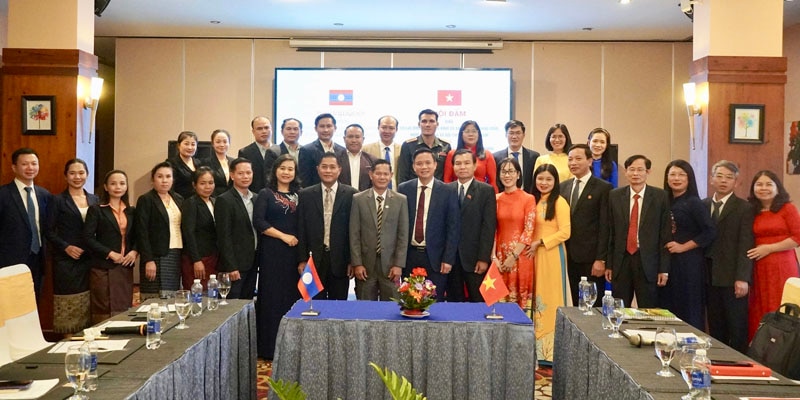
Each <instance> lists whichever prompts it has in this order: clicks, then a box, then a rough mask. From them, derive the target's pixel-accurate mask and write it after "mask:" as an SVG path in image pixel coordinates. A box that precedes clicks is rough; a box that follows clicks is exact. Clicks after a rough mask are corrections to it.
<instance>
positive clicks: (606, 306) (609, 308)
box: [602, 290, 614, 329]
mask: <svg viewBox="0 0 800 400" xmlns="http://www.w3.org/2000/svg"><path fill="white" fill-rule="evenodd" d="M602 301H603V329H612V327H611V321H609V320H608V317H609V316H610V315H611V313H612V312H614V296H612V295H611V291H610V290H606V291H605V294H604V295H603V300H602Z"/></svg>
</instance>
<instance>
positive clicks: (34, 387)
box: [0, 379, 58, 400]
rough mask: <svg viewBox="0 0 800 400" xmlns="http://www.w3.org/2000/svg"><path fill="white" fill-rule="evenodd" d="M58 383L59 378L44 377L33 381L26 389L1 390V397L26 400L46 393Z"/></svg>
mask: <svg viewBox="0 0 800 400" xmlns="http://www.w3.org/2000/svg"><path fill="white" fill-rule="evenodd" d="M57 384H58V379H44V380H39V381H33V383H32V384H31V387H29V388H27V389H25V390H0V399H3V400H5V399H14V400H26V399H38V398H39V397H42V396H44V395H45V393H47V392H49V391H50V389H52V388H53V387H55V386H56V385H57Z"/></svg>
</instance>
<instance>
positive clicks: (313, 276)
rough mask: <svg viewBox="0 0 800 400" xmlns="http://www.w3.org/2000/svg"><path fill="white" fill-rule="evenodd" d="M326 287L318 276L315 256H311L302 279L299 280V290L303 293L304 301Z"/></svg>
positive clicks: (301, 276)
mask: <svg viewBox="0 0 800 400" xmlns="http://www.w3.org/2000/svg"><path fill="white" fill-rule="evenodd" d="M322 289H324V287H323V286H322V281H321V280H319V276H317V268H316V267H315V266H314V258H313V257H309V258H308V263H307V264H306V267H305V268H304V269H303V274H302V275H300V280H299V281H297V290H299V291H300V294H301V295H303V300H304V301H309V300H311V298H312V297H314V296H316V295H317V293H319V292H321V291H322Z"/></svg>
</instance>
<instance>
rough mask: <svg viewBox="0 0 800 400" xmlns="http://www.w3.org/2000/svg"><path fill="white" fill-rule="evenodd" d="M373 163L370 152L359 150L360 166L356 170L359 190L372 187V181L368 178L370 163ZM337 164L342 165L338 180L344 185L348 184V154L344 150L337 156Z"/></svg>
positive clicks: (349, 174)
mask: <svg viewBox="0 0 800 400" xmlns="http://www.w3.org/2000/svg"><path fill="white" fill-rule="evenodd" d="M373 163H375V157H373V156H372V155H371V154H367V153H365V152H363V151H362V152H361V168H360V169H359V170H358V187H357V188H354V189H357V190H358V191H359V192H361V191H364V190H367V189H369V188H371V187H372V181H371V180H370V179H369V170H370V169H372V164H373ZM339 165H341V166H342V173H341V174H339V182H340V183H344V184H345V185H350V186H353V185H351V184H350V177H351V173H352V172H351V171H350V156H349V155H348V153H347V152H346V151H345V152H344V154H342V155H340V156H339Z"/></svg>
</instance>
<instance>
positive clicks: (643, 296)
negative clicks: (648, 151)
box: [606, 154, 672, 308]
mask: <svg viewBox="0 0 800 400" xmlns="http://www.w3.org/2000/svg"><path fill="white" fill-rule="evenodd" d="M650 167H651V161H650V160H649V159H648V158H647V157H645V156H643V155H639V154H637V155H633V156H630V157H628V159H627V160H625V177H626V178H627V179H628V182H630V185H629V186H625V187H621V188H617V189H614V190H612V191H611V192H610V193H609V194H608V202H609V211H610V222H611V223H610V224H609V227H610V229H611V231H610V232H609V238H610V241H609V260H608V262H607V263H606V279H607V280H608V281H610V282H612V283H613V285H614V296H615V297H620V298H622V299H623V300H625V305H626V306H630V303H631V300H632V299H633V295H634V293H635V294H636V302H637V304H638V306H639V307H643V308H648V307H658V293H657V287H661V286H664V285H666V284H667V279H668V278H669V267H670V264H669V251H667V249H666V247H664V246H665V245H666V244H667V242H668V241H670V240H671V238H672V224H671V222H670V216H669V212H670V208H669V201H668V199H667V193H666V192H665V191H663V190H662V189H659V188H656V187H654V186H650V185H647V176H648V175H649V174H650Z"/></svg>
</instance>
